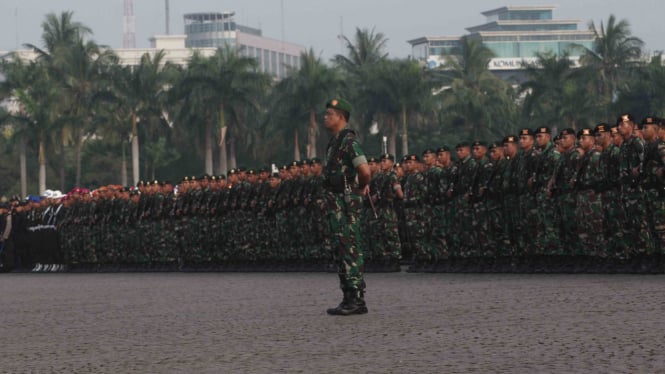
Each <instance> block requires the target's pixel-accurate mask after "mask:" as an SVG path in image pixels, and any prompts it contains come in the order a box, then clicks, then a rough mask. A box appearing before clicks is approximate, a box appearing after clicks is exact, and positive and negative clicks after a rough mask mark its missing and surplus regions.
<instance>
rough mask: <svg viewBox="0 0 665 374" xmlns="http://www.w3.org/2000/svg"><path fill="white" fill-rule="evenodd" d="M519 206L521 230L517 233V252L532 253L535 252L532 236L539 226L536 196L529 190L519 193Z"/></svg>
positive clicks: (521, 253)
mask: <svg viewBox="0 0 665 374" xmlns="http://www.w3.org/2000/svg"><path fill="white" fill-rule="evenodd" d="M519 208H520V218H519V220H520V228H521V230H520V232H519V234H518V235H519V236H518V245H517V247H518V254H520V255H534V254H536V253H537V252H536V249H535V246H536V241H535V239H534V238H535V235H536V233H537V230H538V226H539V217H538V203H537V201H536V196H535V195H534V194H532V193H531V192H526V193H523V194H521V195H520V197H519Z"/></svg>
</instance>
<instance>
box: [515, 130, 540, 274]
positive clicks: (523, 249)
mask: <svg viewBox="0 0 665 374" xmlns="http://www.w3.org/2000/svg"><path fill="white" fill-rule="evenodd" d="M520 149H521V150H522V152H521V153H520V156H519V160H518V162H517V191H518V194H519V210H520V219H519V220H520V231H519V233H518V235H519V236H518V243H517V244H518V245H517V248H518V255H519V256H521V257H522V259H523V260H525V261H526V266H527V267H528V268H530V267H531V264H530V263H531V260H532V259H533V255H534V254H535V252H534V245H535V241H534V239H533V238H534V235H535V234H536V230H538V203H537V202H536V195H535V193H534V182H535V178H534V175H535V173H536V167H537V163H538V153H537V152H536V148H535V147H534V137H533V131H532V130H531V129H522V130H520Z"/></svg>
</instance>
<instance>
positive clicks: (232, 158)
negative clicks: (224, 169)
mask: <svg viewBox="0 0 665 374" xmlns="http://www.w3.org/2000/svg"><path fill="white" fill-rule="evenodd" d="M229 166H231V167H232V168H237V167H238V164H237V162H236V140H235V139H234V138H233V137H230V138H229Z"/></svg>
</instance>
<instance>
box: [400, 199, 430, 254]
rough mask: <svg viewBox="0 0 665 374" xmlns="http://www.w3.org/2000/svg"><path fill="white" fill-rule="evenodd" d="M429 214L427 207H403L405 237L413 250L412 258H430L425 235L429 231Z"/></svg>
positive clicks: (427, 239)
mask: <svg viewBox="0 0 665 374" xmlns="http://www.w3.org/2000/svg"><path fill="white" fill-rule="evenodd" d="M430 216H431V213H430V212H429V209H428V208H426V207H424V206H414V207H408V208H404V219H405V221H406V238H407V240H408V242H409V246H410V247H411V250H412V251H413V257H414V259H416V260H418V261H430V260H431V259H432V258H431V254H430V248H429V238H428V236H427V233H428V232H429V231H430V229H429V226H430V222H431V221H430V218H431V217H430Z"/></svg>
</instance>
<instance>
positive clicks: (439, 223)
mask: <svg viewBox="0 0 665 374" xmlns="http://www.w3.org/2000/svg"><path fill="white" fill-rule="evenodd" d="M431 222H432V225H431V230H432V231H431V233H430V235H429V237H430V244H429V247H430V250H431V251H432V258H433V259H434V260H438V259H442V258H443V259H445V258H448V256H449V254H448V240H447V239H446V235H447V232H448V223H449V220H448V217H447V216H446V206H445V205H434V206H432V220H431Z"/></svg>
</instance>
